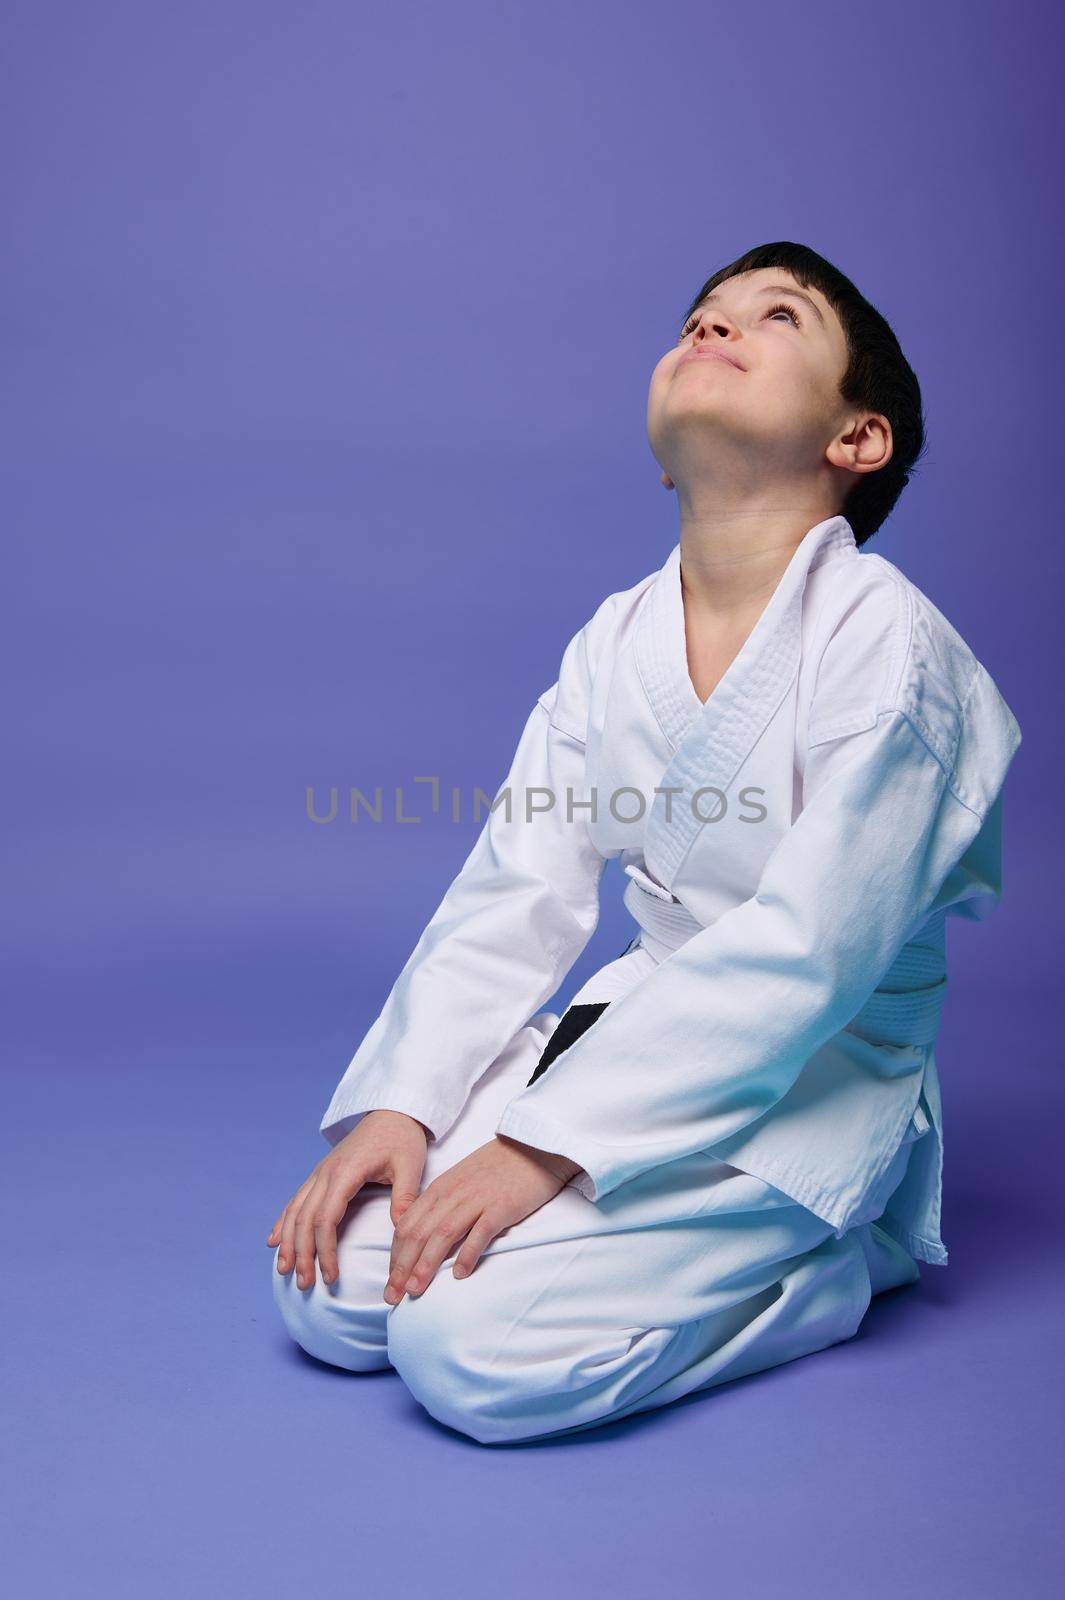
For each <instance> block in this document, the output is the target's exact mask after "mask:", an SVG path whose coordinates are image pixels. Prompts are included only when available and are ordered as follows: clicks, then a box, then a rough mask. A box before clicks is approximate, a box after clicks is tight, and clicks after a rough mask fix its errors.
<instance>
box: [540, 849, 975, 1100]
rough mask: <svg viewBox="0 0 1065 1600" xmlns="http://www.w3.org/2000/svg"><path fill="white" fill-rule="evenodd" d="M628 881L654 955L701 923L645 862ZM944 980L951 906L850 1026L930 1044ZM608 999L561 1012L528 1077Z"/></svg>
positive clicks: (905, 950) (905, 952) (887, 1038)
mask: <svg viewBox="0 0 1065 1600" xmlns="http://www.w3.org/2000/svg"><path fill="white" fill-rule="evenodd" d="M625 871H626V872H627V873H628V875H629V878H630V879H631V882H630V883H629V884H628V885H627V887H626V889H625V895H624V902H625V905H626V906H627V907H628V909H629V911H630V912H631V913H632V915H633V917H634V918H635V919H636V922H637V923H638V924H639V928H640V933H639V942H640V944H642V945H643V946H644V948H645V949H646V950H647V951H648V952H649V953H650V955H652V956H653V957H654V959H655V960H656V961H664V960H665V958H666V957H667V956H669V955H672V954H673V952H674V950H679V949H680V947H681V945H683V944H687V942H688V940H689V939H693V938H694V937H695V935H696V934H697V933H701V932H702V931H703V924H702V923H701V922H698V921H697V920H696V918H695V917H693V916H692V914H691V912H690V911H689V910H688V909H687V907H686V906H684V905H682V904H681V902H680V901H679V900H678V899H676V898H675V896H674V895H672V894H671V893H670V891H669V890H668V889H666V888H665V887H664V886H663V885H662V884H660V883H657V882H656V881H655V880H654V879H653V878H651V877H649V876H648V875H647V873H646V872H644V871H643V869H642V868H640V867H637V866H635V865H631V866H627V867H626V868H625ZM946 988H947V958H946V912H945V911H939V912H937V913H936V914H935V915H934V916H932V917H930V918H929V919H928V921H927V922H926V923H925V925H924V927H923V928H921V930H920V932H919V933H917V934H915V935H914V937H913V938H912V939H911V940H910V941H909V943H907V944H905V945H903V947H902V949H901V950H900V951H899V953H898V955H897V956H896V958H895V960H894V961H893V962H892V964H891V966H890V967H889V969H888V971H887V972H885V974H884V976H883V977H882V978H881V980H880V982H879V984H878V985H877V987H876V988H875V989H874V991H873V993H872V994H871V995H870V996H869V999H868V1000H867V1001H866V1002H865V1004H864V1005H863V1006H862V1008H861V1010H860V1011H858V1012H857V1013H856V1014H855V1015H854V1016H853V1017H852V1018H851V1020H850V1021H849V1022H848V1023H847V1024H846V1026H845V1030H844V1031H845V1032H847V1033H854V1034H857V1035H858V1037H859V1038H861V1039H865V1040H867V1041H868V1042H869V1043H870V1044H893V1045H902V1046H905V1045H926V1044H932V1043H933V1042H934V1040H935V1037H936V1034H937V1033H938V1031H939V1019H940V1015H941V1013H942V1010H943V997H944V994H945V993H946ZM608 1004H609V1002H608V1001H601V1002H599V1003H597V1004H594V1005H574V1006H570V1007H569V1008H568V1009H567V1010H566V1011H565V1012H564V1013H563V1015H562V1017H561V1018H560V1020H559V1022H558V1025H557V1027H556V1028H555V1031H554V1032H553V1034H552V1035H551V1038H550V1039H549V1041H548V1043H547V1047H546V1048H545V1050H544V1052H543V1054H542V1055H541V1057H540V1059H539V1061H538V1062H537V1064H536V1070H535V1072H534V1073H533V1075H532V1077H531V1078H530V1079H529V1083H530V1084H532V1083H535V1082H536V1080H537V1078H539V1077H540V1075H541V1073H543V1072H545V1071H546V1070H547V1068H548V1067H549V1066H550V1065H551V1063H552V1061H554V1060H555V1058H556V1056H559V1055H561V1053H562V1051H563V1050H566V1049H568V1048H569V1046H570V1045H571V1044H573V1042H574V1040H576V1039H579V1038H580V1036H581V1034H582V1033H584V1031H585V1029H587V1028H590V1027H591V1025H592V1023H593V1022H595V1021H596V1020H597V1019H598V1018H599V1017H600V1016H601V1015H602V1013H603V1012H604V1011H605V1010H606V1008H607V1005H608Z"/></svg>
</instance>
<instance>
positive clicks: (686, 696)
mask: <svg viewBox="0 0 1065 1600" xmlns="http://www.w3.org/2000/svg"><path fill="white" fill-rule="evenodd" d="M838 551H843V552H853V553H854V554H857V553H858V545H857V541H856V540H855V537H854V532H853V530H852V528H851V525H850V523H849V522H848V521H847V519H846V518H845V517H842V516H834V517H828V518H826V519H825V521H823V522H819V523H817V524H816V525H815V526H814V527H812V528H811V529H810V531H809V532H808V533H807V534H806V535H805V536H804V537H803V539H802V541H801V542H800V544H798V545H797V546H796V548H795V551H794V553H793V554H792V557H791V560H790V561H789V562H788V565H787V566H786V567H785V569H784V571H783V573H782V574H781V576H780V580H779V582H778V583H777V587H776V589H775V590H774V591H773V594H772V595H771V596H770V598H769V602H768V604H767V605H766V606H765V608H764V610H763V611H762V614H761V616H760V617H759V618H758V621H757V622H756V623H755V625H754V627H753V628H752V629H751V632H750V634H749V635H748V637H747V638H746V639H745V640H744V643H743V645H742V646H741V648H740V650H739V651H738V652H737V654H736V656H735V657H734V658H733V660H732V661H731V662H730V664H729V666H728V668H727V669H726V671H725V672H724V674H723V675H722V677H721V679H720V680H719V682H718V683H717V684H716V685H715V687H714V690H713V692H712V693H711V695H710V696H709V698H708V699H707V700H705V701H703V700H700V699H699V696H698V695H697V694H696V692H695V686H694V685H693V683H692V681H691V674H690V673H689V671H688V654H687V646H686V642H685V631H684V596H683V592H682V589H681V575H680V544H679V542H678V543H677V544H675V545H674V546H673V549H672V550H671V551H670V552H669V555H668V556H667V557H666V560H665V562H664V564H663V566H662V568H661V570H660V571H659V573H658V576H657V577H656V578H655V580H654V582H653V584H652V585H651V590H650V593H649V595H648V598H647V603H646V606H645V609H644V613H643V616H642V617H641V619H640V622H639V625H638V629H637V633H636V640H635V649H636V659H637V665H638V667H639V672H640V677H641V679H642V681H643V685H644V690H645V692H646V694H647V698H648V700H649V702H650V704H651V707H652V709H653V710H654V713H655V715H656V717H657V718H658V721H659V723H660V724H661V727H662V731H663V732H664V733H665V735H666V738H667V739H668V740H669V742H670V744H671V745H672V747H673V749H674V750H676V749H678V748H679V746H680V745H681V743H682V742H683V740H684V737H685V735H686V734H687V733H688V731H689V729H691V728H692V726H693V724H694V723H695V721H696V719H697V718H701V717H707V718H709V717H710V715H711V713H712V712H713V715H714V720H715V721H716V720H717V714H718V712H721V713H722V714H723V713H724V712H725V711H726V709H727V708H735V707H736V706H737V705H738V704H739V703H740V702H741V701H742V700H743V699H744V698H747V697H749V696H752V695H754V696H755V697H757V698H759V699H763V698H764V697H765V696H766V695H767V694H771V693H772V691H773V688H774V687H775V686H777V685H778V684H779V683H780V676H781V672H782V670H784V668H785V665H786V664H789V665H790V664H791V661H792V657H793V656H794V664H795V665H797V664H798V658H797V654H796V653H795V650H794V646H795V645H796V643H797V640H796V638H795V637H794V628H795V626H797V623H798V620H799V602H800V601H801V597H802V591H803V588H804V586H805V582H806V575H807V573H808V572H809V571H810V569H811V567H812V566H813V565H814V563H815V562H819V561H821V560H825V559H827V558H828V556H829V555H830V554H831V553H833V552H838ZM789 621H790V622H791V624H792V630H791V632H789V633H788V635H787V637H786V638H784V637H782V636H781V627H782V625H784V626H785V627H786V626H787V623H788V622H789ZM781 687H783V685H781Z"/></svg>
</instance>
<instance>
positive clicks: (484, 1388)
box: [388, 1269, 537, 1444]
mask: <svg viewBox="0 0 1065 1600" xmlns="http://www.w3.org/2000/svg"><path fill="white" fill-rule="evenodd" d="M464 1289H465V1290H466V1294H465V1296H463V1290H464ZM495 1326H496V1325H495V1324H494V1323H493V1321H492V1319H491V1318H490V1317H485V1316H484V1315H483V1307H481V1308H480V1314H479V1313H478V1308H477V1307H475V1306H474V1303H473V1299H472V1296H470V1294H469V1292H468V1284H467V1283H466V1282H465V1281H464V1280H455V1279H452V1278H451V1276H450V1273H449V1272H447V1270H446V1269H445V1270H443V1271H442V1272H441V1273H440V1274H439V1275H438V1277H437V1278H435V1279H434V1280H433V1282H432V1283H431V1284H430V1285H429V1287H428V1288H427V1289H425V1290H424V1291H423V1292H422V1293H421V1294H420V1295H419V1296H417V1298H415V1299H413V1300H412V1299H411V1298H410V1297H409V1296H405V1297H404V1298H403V1299H402V1300H401V1301H400V1302H399V1304H398V1305H396V1306H394V1307H393V1308H392V1310H391V1311H390V1312H389V1315H388V1356H389V1360H390V1361H391V1363H392V1365H393V1367H395V1369H396V1371H397V1372H398V1373H399V1375H400V1377H401V1378H402V1379H403V1381H404V1383H405V1384H406V1386H407V1388H408V1389H409V1390H410V1392H411V1394H412V1395H413V1396H414V1398H415V1399H416V1400H417V1401H418V1402H419V1404H420V1405H421V1406H423V1407H424V1409H425V1410H426V1411H428V1413H429V1415H430V1416H431V1417H435V1418H436V1420H437V1422H443V1423H446V1425H447V1426H448V1427H449V1428H455V1429H456V1430H457V1431H458V1432H459V1433H464V1434H466V1435H467V1437H468V1438H471V1439H473V1440H475V1441H476V1442H477V1443H478V1444H503V1443H513V1442H515V1441H518V1440H522V1439H528V1438H535V1437H536V1436H537V1430H536V1427H535V1425H534V1424H533V1423H532V1422H531V1420H530V1418H529V1415H528V1398H529V1397H528V1392H527V1389H526V1386H525V1384H524V1383H523V1379H522V1373H521V1372H520V1371H519V1370H517V1369H516V1368H514V1367H513V1366H512V1364H510V1363H509V1362H506V1361H503V1360H500V1359H499V1355H500V1346H499V1340H498V1338H496V1337H495V1335H494V1333H493V1328H494V1327H495Z"/></svg>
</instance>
